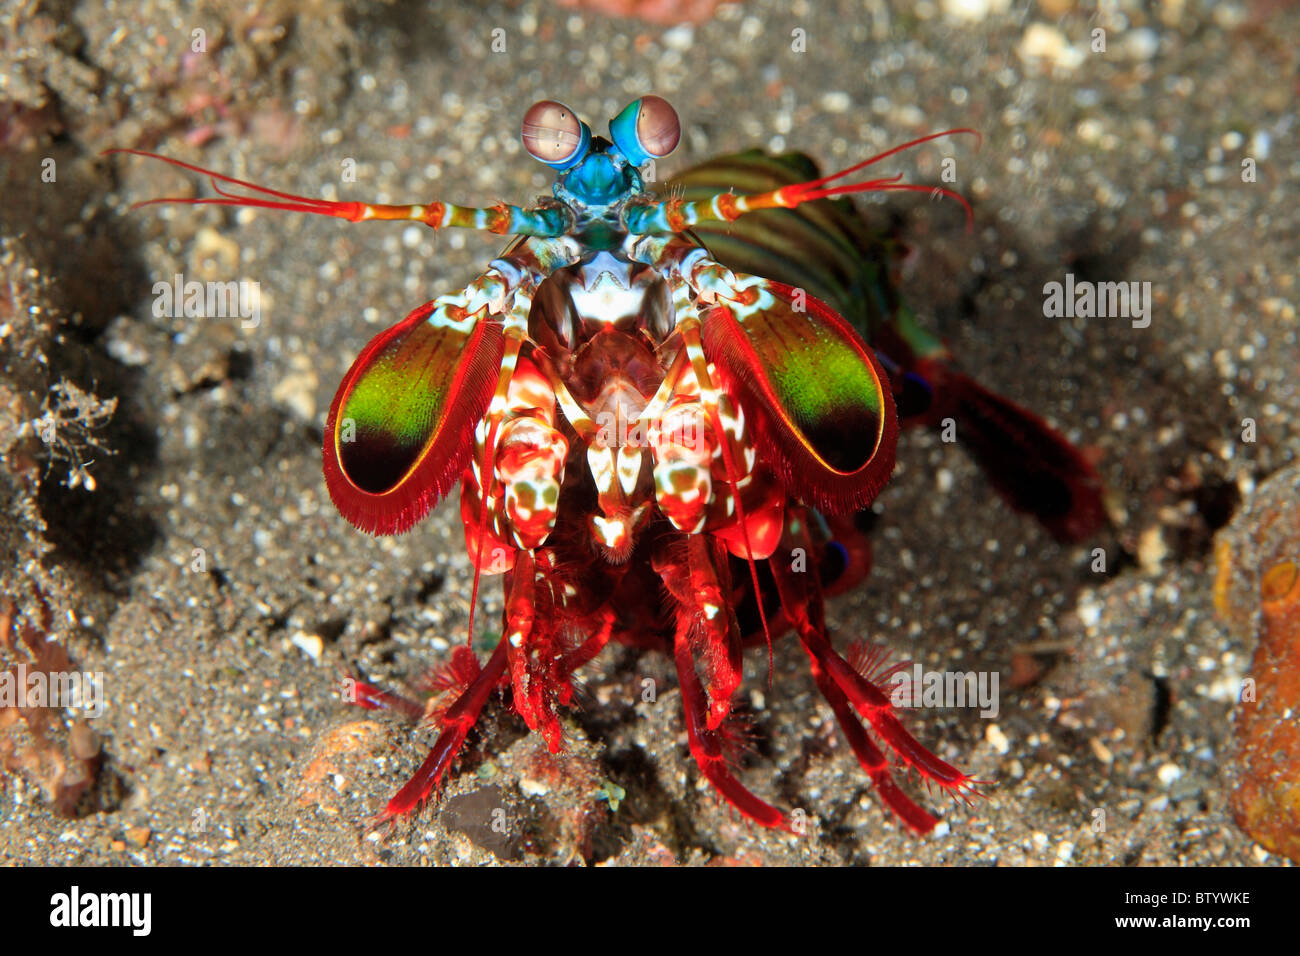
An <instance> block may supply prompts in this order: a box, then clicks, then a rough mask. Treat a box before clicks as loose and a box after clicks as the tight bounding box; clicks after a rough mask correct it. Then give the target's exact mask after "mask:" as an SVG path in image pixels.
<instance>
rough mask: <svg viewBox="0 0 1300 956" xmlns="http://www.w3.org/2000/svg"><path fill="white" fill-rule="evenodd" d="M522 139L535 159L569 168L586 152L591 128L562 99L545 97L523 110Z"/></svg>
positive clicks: (557, 167) (558, 166)
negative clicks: (545, 98) (546, 98)
mask: <svg viewBox="0 0 1300 956" xmlns="http://www.w3.org/2000/svg"><path fill="white" fill-rule="evenodd" d="M523 140H524V149H526V150H528V153H529V155H530V156H532V157H533V159H536V160H539V161H540V162H543V163H545V164H546V165H547V166H550V167H552V168H554V169H568V168H569V167H570V166H573V165H576V164H577V163H578V162H580V161H581V160H582V157H583V156H585V155H586V153H587V147H588V146H589V145H590V144H591V129H590V128H589V127H588V126H587V124H586V123H584V122H583V121H582V120H580V119H578V117H577V116H576V115H574V112H573V110H571V109H569V108H568V107H567V106H565V105H564V104H563V103H557V102H555V101H554V100H542V101H541V102H539V103H534V104H533V105H532V106H530V107H529V108H528V112H527V113H525V114H524V128H523Z"/></svg>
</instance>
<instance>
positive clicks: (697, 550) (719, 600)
mask: <svg viewBox="0 0 1300 956" xmlns="http://www.w3.org/2000/svg"><path fill="white" fill-rule="evenodd" d="M682 537H684V539H685V541H684V543H682V544H680V545H675V546H673V547H672V548H671V551H670V553H669V554H668V556H667V557H665V558H661V559H658V560H656V562H655V570H656V571H657V572H659V574H660V576H661V577H662V578H663V582H664V585H665V586H666V587H667V588H668V592H669V593H670V594H671V595H672V596H673V598H674V599H676V602H677V630H676V634H675V636H674V644H686V645H687V646H688V647H689V648H690V649H691V651H692V653H693V654H694V656H695V657H696V659H698V661H699V663H700V667H701V668H702V670H703V672H704V687H705V689H706V690H707V692H708V708H707V713H708V721H707V723H708V727H709V729H710V730H717V729H718V728H719V727H720V726H722V722H723V721H724V720H726V719H727V716H728V715H729V714H730V713H731V698H732V696H733V695H734V694H735V693H736V688H737V687H739V686H740V681H741V678H742V676H743V661H742V660H741V653H742V646H741V639H740V630H739V628H738V627H737V626H736V624H735V621H734V619H733V616H732V611H731V604H730V602H729V601H728V600H727V599H726V597H725V596H724V595H725V594H727V593H729V592H730V590H731V588H730V581H726V582H722V581H719V579H718V572H717V569H718V568H726V567H727V558H726V552H725V551H724V550H723V548H722V546H721V545H720V544H719V543H717V542H716V541H714V540H713V539H712V536H710V535H703V534H691V535H684V536H682ZM679 547H680V548H682V549H684V550H679ZM724 585H725V586H724Z"/></svg>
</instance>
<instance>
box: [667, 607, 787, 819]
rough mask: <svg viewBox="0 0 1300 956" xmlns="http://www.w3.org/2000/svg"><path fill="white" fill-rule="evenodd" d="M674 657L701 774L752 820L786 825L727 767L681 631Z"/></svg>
mask: <svg viewBox="0 0 1300 956" xmlns="http://www.w3.org/2000/svg"><path fill="white" fill-rule="evenodd" d="M673 660H674V661H675V663H676V664H677V683H678V685H679V686H680V687H681V691H682V708H683V710H684V711H685V715H686V738H687V740H688V742H689V743H690V748H691V756H692V757H694V758H695V763H696V766H698V767H699V768H700V773H702V774H704V776H705V779H707V780H708V781H709V782H710V783H711V784H713V786H714V787H715V788H716V789H717V791H718V793H720V794H722V796H723V797H725V798H726V800H727V802H728V803H730V804H731V805H732V806H734V807H735V808H736V809H737V810H739V811H740V812H741V813H743V814H744V815H745V816H747V817H749V819H751V820H753V821H754V822H755V823H759V824H762V825H763V826H765V827H782V828H787V827H788V825H787V823H786V820H785V817H784V816H783V815H782V814H781V811H780V810H778V809H776V807H774V806H772V805H771V804H769V803H765V802H764V801H763V800H760V799H759V798H758V797H756V796H754V794H752V793H750V792H749V790H747V789H746V788H745V785H744V784H742V783H741V782H740V781H739V780H737V779H736V777H735V776H734V775H733V774H732V772H731V768H730V767H728V766H727V760H726V756H725V754H724V752H723V748H722V735H721V734H720V733H719V732H718V731H716V730H711V729H710V728H709V726H708V722H707V720H706V718H705V706H704V688H703V687H701V686H700V679H699V676H698V675H697V674H696V673H695V661H694V660H693V658H692V656H691V647H690V641H689V640H688V639H687V638H685V637H684V636H683V635H682V634H681V632H680V631H679V632H678V635H677V640H676V643H675V646H674V648H673Z"/></svg>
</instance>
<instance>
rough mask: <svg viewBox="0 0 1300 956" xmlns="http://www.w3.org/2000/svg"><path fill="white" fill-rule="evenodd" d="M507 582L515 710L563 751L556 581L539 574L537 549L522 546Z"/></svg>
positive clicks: (551, 745)
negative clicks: (558, 704) (557, 709)
mask: <svg viewBox="0 0 1300 956" xmlns="http://www.w3.org/2000/svg"><path fill="white" fill-rule="evenodd" d="M507 588H508V597H507V598H506V633H505V645H506V654H507V656H508V658H509V663H510V679H511V683H512V685H513V687H514V704H515V710H516V711H517V712H518V714H519V716H520V717H522V718H523V719H524V723H526V724H527V725H528V727H529V729H531V730H534V731H536V732H537V733H540V734H541V735H542V736H543V737H545V738H546V746H547V747H548V748H549V749H550V751H551V753H559V752H560V750H561V749H563V746H564V734H563V731H562V730H561V729H560V722H559V720H558V719H556V716H555V702H556V699H557V697H558V695H559V691H560V680H559V675H558V674H557V671H556V663H557V658H558V656H559V641H558V631H559V622H558V621H557V619H556V613H555V602H554V601H553V599H552V596H551V585H550V581H549V580H547V579H546V578H544V577H543V578H542V579H541V580H540V581H539V580H538V576H537V562H536V559H535V558H534V556H533V552H531V551H520V552H519V554H518V556H517V557H516V558H515V566H514V569H513V570H512V571H511V572H510V578H509V581H508V584H507Z"/></svg>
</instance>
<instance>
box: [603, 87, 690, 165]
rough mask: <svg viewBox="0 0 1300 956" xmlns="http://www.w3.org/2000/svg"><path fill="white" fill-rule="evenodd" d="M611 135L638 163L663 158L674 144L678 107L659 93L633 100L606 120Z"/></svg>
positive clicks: (677, 138) (678, 125)
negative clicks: (610, 118)
mask: <svg viewBox="0 0 1300 956" xmlns="http://www.w3.org/2000/svg"><path fill="white" fill-rule="evenodd" d="M609 132H610V136H611V137H612V138H613V140H614V145H615V146H617V147H618V149H619V152H621V153H622V154H623V155H624V156H625V157H627V159H628V161H629V162H630V163H632V165H634V166H640V165H641V164H642V163H644V162H646V161H647V160H650V159H662V158H663V157H665V156H667V155H668V154H669V153H671V152H672V151H673V150H674V149H676V148H677V144H678V142H679V141H680V140H681V138H682V124H681V121H680V120H678V119H677V111H676V110H675V109H673V108H672V106H671V105H670V104H669V102H668V101H667V100H665V99H663V98H662V97H659V96H643V97H641V98H640V99H639V100H633V101H632V102H631V103H629V104H627V106H625V107H624V108H623V112H621V113H619V114H618V115H617V116H615V117H614V118H613V119H612V120H610V121H609Z"/></svg>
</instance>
